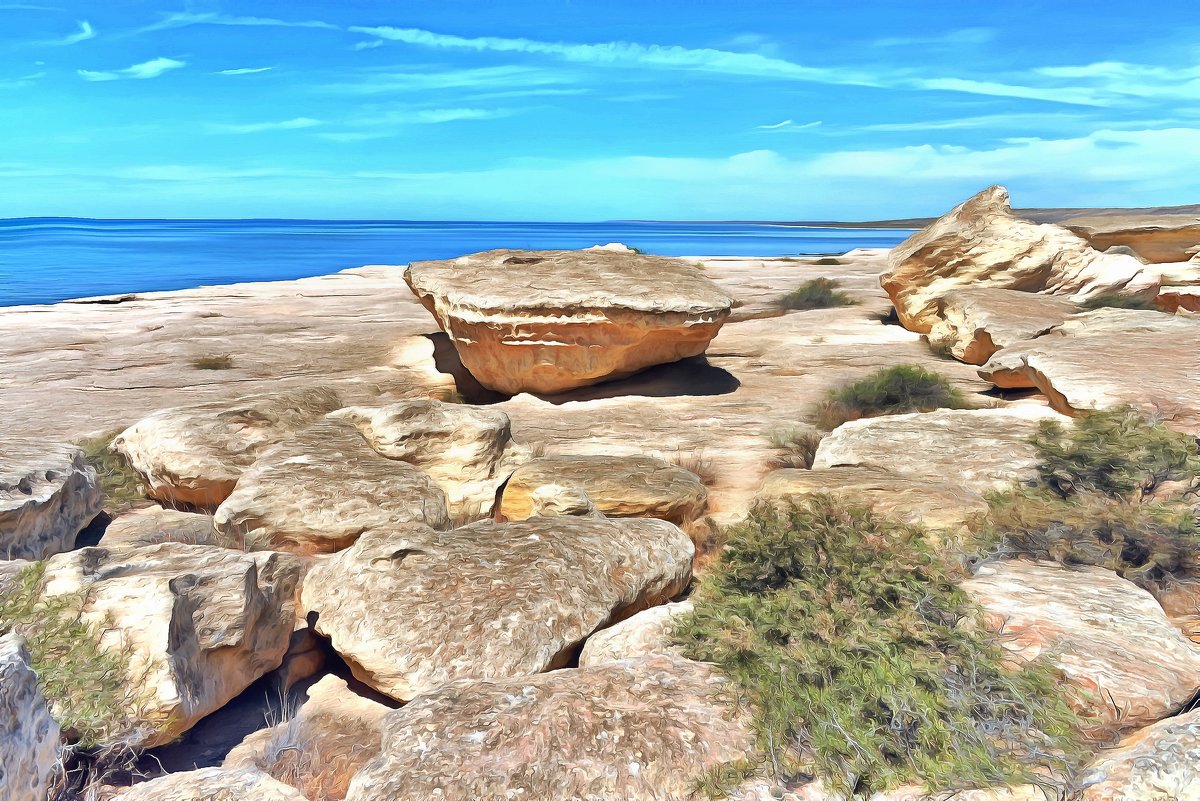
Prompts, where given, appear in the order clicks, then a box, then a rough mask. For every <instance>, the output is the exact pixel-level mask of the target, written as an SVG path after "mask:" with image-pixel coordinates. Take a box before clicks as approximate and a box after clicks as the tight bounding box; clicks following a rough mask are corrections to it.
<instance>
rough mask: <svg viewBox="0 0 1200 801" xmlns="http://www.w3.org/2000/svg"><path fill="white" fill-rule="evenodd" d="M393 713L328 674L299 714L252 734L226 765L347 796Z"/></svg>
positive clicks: (310, 791)
mask: <svg viewBox="0 0 1200 801" xmlns="http://www.w3.org/2000/svg"><path fill="white" fill-rule="evenodd" d="M391 711H392V708H391V707H388V706H384V705H383V704H381V703H379V702H378V701H372V700H371V699H369V698H363V697H362V696H361V695H358V694H356V693H355V692H353V691H352V690H351V689H350V688H349V687H348V686H347V685H346V682H345V681H344V680H342V679H340V678H338V677H337V676H325V677H324V678H322V679H321V680H320V681H318V682H317V683H316V684H314V685H313V686H312V687H310V688H309V689H308V695H307V699H306V700H305V701H304V703H303V705H302V706H301V707H300V709H299V710H298V711H297V712H296V713H295V715H294V717H292V718H291V719H290V720H287V721H285V722H283V723H280V724H278V725H276V726H272V727H270V728H267V729H260V730H259V731H256V732H254V733H252V734H250V735H248V736H247V737H246V738H245V739H244V740H242V742H241V743H240V744H238V745H236V746H234V748H233V750H232V751H230V752H229V754H228V756H226V757H225V760H224V762H223V763H222V766H223V767H224V768H225V769H239V768H247V769H250V768H253V769H258V770H261V771H263V772H264V773H266V774H268V775H270V776H272V777H274V778H277V779H279V780H280V781H282V782H284V783H287V784H291V785H292V786H294V787H296V789H297V790H299V791H301V792H303V793H304V794H305V795H308V796H311V797H313V798H320V799H341V798H345V797H346V788H347V787H348V786H349V784H350V779H351V778H352V777H353V776H354V774H355V773H357V772H358V771H359V769H360V768H362V766H363V765H365V764H366V763H367V762H369V761H370V760H372V759H374V758H375V757H376V756H378V755H379V751H380V746H381V744H382V740H383V719H384V716H385V715H387V713H388V712H391Z"/></svg>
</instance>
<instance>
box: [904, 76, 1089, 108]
mask: <svg viewBox="0 0 1200 801" xmlns="http://www.w3.org/2000/svg"><path fill="white" fill-rule="evenodd" d="M909 85H910V86H912V87H913V88H915V89H926V90H932V91H941V92H963V93H966V94H972V95H989V96H991V97H1014V98H1020V99H1022V100H1044V101H1047V102H1050V103H1066V104H1068V105H1074V106H1106V105H1109V104H1110V103H1111V102H1112V98H1111V97H1108V96H1105V95H1104V94H1102V93H1100V92H1097V91H1096V90H1094V89H1089V88H1086V87H1078V86H1075V87H1071V86H1067V87H1038V86H1021V85H1018V84H1009V83H999V82H997V81H977V80H972V79H969V78H918V79H915V80H912V81H910V82H909Z"/></svg>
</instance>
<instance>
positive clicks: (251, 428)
mask: <svg viewBox="0 0 1200 801" xmlns="http://www.w3.org/2000/svg"><path fill="white" fill-rule="evenodd" d="M341 405H342V404H341V400H340V399H339V398H338V396H337V394H336V393H334V392H331V391H329V390H324V389H317V388H313V389H306V390H299V391H291V392H281V393H279V394H276V395H261V396H254V397H248V398H242V399H240V400H239V401H237V402H235V403H225V402H216V403H206V404H201V405H198V406H187V407H180V408H174V409H163V410H161V411H157V412H155V413H154V414H152V415H150V416H149V417H146V418H144V419H142V420H140V421H139V422H137V423H135V424H134V425H132V426H130V427H129V428H127V429H126V430H125V431H123V432H122V433H121V434H119V435H118V436H117V438H116V439H115V440H113V445H112V447H113V448H114V449H115V450H116V451H118V452H119V453H121V454H123V455H124V456H125V458H126V459H128V460H129V463H130V465H131V466H132V467H133V469H134V470H136V471H137V472H138V474H139V475H141V477H142V479H143V481H144V482H145V486H146V492H147V494H148V495H149V496H150V497H151V498H155V499H157V500H159V501H162V502H163V503H167V504H181V505H187V506H195V507H201V508H210V509H211V508H216V507H217V506H218V505H219V504H220V503H221V501H223V500H225V498H227V497H228V496H229V493H230V492H232V491H233V486H234V484H236V483H237V480H238V479H239V478H240V477H241V475H242V472H243V471H244V470H245V469H246V468H247V467H249V466H250V465H252V464H253V463H254V460H255V459H256V458H258V455H259V454H260V453H261V452H262V451H263V450H265V449H266V448H268V447H270V446H271V445H274V444H275V443H277V442H279V441H280V440H283V439H286V438H287V437H290V436H291V435H292V434H294V433H295V432H297V431H299V430H300V429H302V428H307V427H308V426H309V425H311V424H312V423H314V422H316V421H317V420H319V419H320V418H321V417H323V416H324V415H325V414H327V413H328V412H331V411H333V410H334V409H337V408H339V407H340V406H341Z"/></svg>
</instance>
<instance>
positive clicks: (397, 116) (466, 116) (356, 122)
mask: <svg viewBox="0 0 1200 801" xmlns="http://www.w3.org/2000/svg"><path fill="white" fill-rule="evenodd" d="M514 113H516V112H515V110H513V109H503V108H500V109H483V108H428V109H410V108H400V109H390V110H377V111H375V112H374V113H368V114H362V115H359V116H357V117H352V118H350V119H347V120H345V121H344V122H343V124H344V125H345V126H347V127H350V128H366V129H371V130H358V131H322V132H321V133H319V134H317V136H319V137H320V138H322V139H328V140H329V141H331V142H364V141H368V140H371V139H383V138H386V137H389V136H396V135H397V134H399V133H400V132H401V131H402V130H403V129H404V128H405V127H407V126H409V125H443V124H445V123H450V122H465V121H473V120H494V119H499V118H501V117H509V116H511V115H513V114H514Z"/></svg>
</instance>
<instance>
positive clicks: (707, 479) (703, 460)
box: [670, 449, 717, 487]
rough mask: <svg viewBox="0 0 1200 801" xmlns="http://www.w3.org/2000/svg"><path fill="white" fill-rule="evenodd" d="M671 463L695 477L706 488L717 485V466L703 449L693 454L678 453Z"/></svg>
mask: <svg viewBox="0 0 1200 801" xmlns="http://www.w3.org/2000/svg"><path fill="white" fill-rule="evenodd" d="M670 461H671V464H673V465H675V466H676V467H682V468H683V469H684V470H687V471H688V472H689V473H692V474H693V475H695V476H696V477H697V478H699V479H700V482H701V483H702V484H704V486H706V487H711V486H712V485H713V484H716V483H717V466H716V464H714V463H713V460H712V459H710V458H708V457H707V456H706V455H705V454H704V450H703V449H699V450H695V451H692V452H691V453H677V454H675V456H673V457H672V458H671V460H670Z"/></svg>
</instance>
